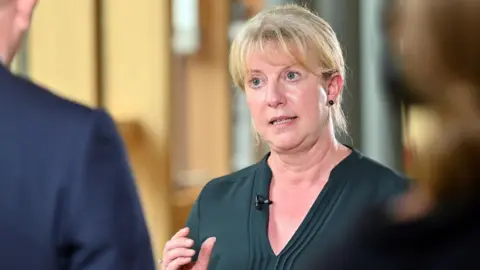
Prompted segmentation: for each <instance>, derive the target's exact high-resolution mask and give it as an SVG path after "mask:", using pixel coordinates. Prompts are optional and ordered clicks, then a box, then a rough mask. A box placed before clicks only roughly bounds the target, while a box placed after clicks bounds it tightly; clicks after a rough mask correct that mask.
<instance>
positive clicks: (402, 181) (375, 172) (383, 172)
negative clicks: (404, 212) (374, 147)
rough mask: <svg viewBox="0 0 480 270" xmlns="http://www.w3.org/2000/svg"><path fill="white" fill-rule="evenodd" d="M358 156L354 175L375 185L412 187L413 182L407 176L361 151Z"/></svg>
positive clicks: (357, 152)
mask: <svg viewBox="0 0 480 270" xmlns="http://www.w3.org/2000/svg"><path fill="white" fill-rule="evenodd" d="M356 155H357V156H358V162H357V164H356V166H355V167H356V168H355V170H352V173H355V174H356V175H359V176H366V178H368V179H371V180H372V181H374V182H375V184H384V185H398V186H399V187H400V188H408V187H409V186H410V183H411V180H410V179H409V178H408V177H407V176H406V175H405V174H403V173H401V172H399V171H397V170H395V169H392V168H389V167H388V166H386V165H384V164H382V163H380V162H378V161H376V160H373V159H372V158H370V157H368V156H365V155H364V154H363V153H361V152H359V151H356Z"/></svg>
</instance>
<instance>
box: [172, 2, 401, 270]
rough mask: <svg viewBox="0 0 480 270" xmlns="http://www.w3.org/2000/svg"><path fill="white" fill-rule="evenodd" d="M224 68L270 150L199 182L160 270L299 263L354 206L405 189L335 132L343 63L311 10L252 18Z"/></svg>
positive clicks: (342, 125) (340, 119) (286, 9)
mask: <svg viewBox="0 0 480 270" xmlns="http://www.w3.org/2000/svg"><path fill="white" fill-rule="evenodd" d="M230 72H231V75H232V78H233V81H234V82H235V85H236V86H238V87H240V88H242V89H243V90H244V91H245V93H246V98H247V102H248V106H249V108H250V112H251V115H252V119H253V124H254V127H255V129H256V132H257V133H258V135H259V136H260V137H261V139H262V140H264V141H265V142H266V143H268V146H269V147H270V150H271V152H270V153H268V154H267V155H266V156H265V158H263V160H261V161H260V162H259V163H257V164H255V165H253V166H250V167H248V168H246V169H243V170H240V171H238V172H235V173H233V174H230V175H227V176H224V177H220V178H218V179H215V180H213V181H211V182H210V183H208V184H207V185H206V186H205V188H204V189H203V190H202V192H201V194H200V195H199V197H198V199H197V202H196V203H195V205H194V206H193V209H192V211H191V214H190V217H189V219H188V222H187V227H188V228H186V229H184V230H182V231H180V232H178V233H177V234H176V235H175V236H174V237H173V238H172V240H170V241H169V242H168V243H167V244H166V247H165V250H164V258H163V259H164V262H163V266H164V267H165V269H169V270H170V269H180V268H179V267H180V266H182V265H186V264H189V263H190V264H189V267H194V269H206V268H205V266H206V265H207V264H208V263H209V267H208V269H229V270H230V269H231V270H234V269H302V267H303V266H304V265H306V263H307V262H309V261H311V260H312V259H313V258H314V257H315V256H316V255H317V253H318V251H319V250H323V249H327V248H328V247H329V244H330V242H329V241H328V240H327V237H328V236H329V235H331V234H334V233H335V232H337V231H339V230H341V229H342V227H343V226H344V225H346V224H347V223H349V222H350V218H351V216H352V215H353V214H354V213H357V212H359V211H361V210H362V209H364V208H365V207H367V206H368V205H371V204H373V203H375V202H377V201H381V200H383V199H385V198H388V197H390V196H391V195H394V194H397V193H399V192H401V191H403V190H404V189H405V187H406V186H407V181H406V180H405V179H404V178H402V177H401V176H399V175H397V174H396V173H394V172H393V171H391V170H390V169H388V168H386V167H383V166H381V165H380V164H378V163H375V162H374V161H372V160H370V159H368V158H366V157H364V156H363V155H362V154H361V153H359V152H358V151H356V150H354V149H352V148H350V147H347V146H344V145H342V144H340V143H338V142H337V140H336V139H335V131H337V132H346V121H345V118H344V115H343V113H342V109H341V106H340V103H341V96H342V87H343V82H344V78H345V64H344V60H343V56H342V51H341V48H340V45H339V42H338V40H337V38H336V36H335V33H334V32H333V30H332V29H331V27H330V26H329V25H328V24H327V23H326V22H325V21H324V20H322V19H321V18H319V17H318V16H316V15H314V14H313V13H311V12H310V11H308V10H306V9H304V8H302V7H299V6H296V5H285V6H279V7H276V8H273V9H270V10H266V11H263V12H261V13H260V14H258V15H256V16H255V17H253V18H252V19H251V20H250V21H249V22H248V23H247V24H246V26H245V27H244V29H243V30H242V31H241V32H240V34H239V35H238V36H237V37H236V38H235V40H234V41H233V44H232V47H231V53H230ZM212 237H215V239H216V242H215V248H214V249H213V252H212V254H211V257H210V261H209V262H208V258H209V253H210V251H211V249H212V246H213V241H214V239H213V238H212ZM204 241H206V242H205V243H204V246H203V249H201V245H202V243H203V242H204ZM198 253H200V255H199V256H198V260H197V257H196V256H195V255H194V254H198ZM195 261H196V263H191V262H195Z"/></svg>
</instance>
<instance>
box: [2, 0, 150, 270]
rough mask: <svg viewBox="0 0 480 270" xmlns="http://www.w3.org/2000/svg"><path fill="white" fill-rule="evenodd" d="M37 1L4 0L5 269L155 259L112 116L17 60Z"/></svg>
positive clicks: (141, 263) (146, 263)
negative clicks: (31, 75) (55, 89)
mask: <svg viewBox="0 0 480 270" xmlns="http://www.w3.org/2000/svg"><path fill="white" fill-rule="evenodd" d="M36 2H37V1H36V0H0V123H1V126H0V151H1V155H0V269H15V270H22V269H29V270H30V269H36V270H47V269H48V270H52V269H89V270H97V269H98V270H106V269H111V270H121V269H128V270H132V269H138V270H148V269H155V268H154V266H155V262H154V260H153V254H152V250H151V244H150V239H149V233H148V231H147V227H146V224H145V220H144V217H143V213H142V208H141V205H140V201H139V198H138V195H137V191H136V187H135V183H134V179H133V177H132V174H131V171H130V168H129V164H128V161H127V156H126V153H125V151H124V148H123V145H122V141H121V139H120V137H119V135H118V133H117V130H116V128H115V124H114V122H113V121H112V119H111V118H110V117H109V115H107V113H106V112H104V111H103V110H100V109H89V108H86V107H83V106H82V105H79V104H75V103H73V102H71V101H67V100H65V99H62V98H60V97H58V96H56V95H54V94H53V93H52V92H50V91H48V90H47V89H44V88H42V87H41V86H37V85H35V84H34V83H32V82H30V81H28V80H25V79H23V78H20V77H17V76H14V75H13V74H12V73H11V72H10V71H9V70H8V66H9V65H10V62H11V61H12V59H13V57H14V54H15V52H16V51H17V48H18V47H19V44H20V43H21V40H22V36H23V34H24V33H25V32H26V31H27V30H28V28H29V26H30V21H31V16H32V12H33V9H34V7H35V5H36ZM72 64H73V63H72Z"/></svg>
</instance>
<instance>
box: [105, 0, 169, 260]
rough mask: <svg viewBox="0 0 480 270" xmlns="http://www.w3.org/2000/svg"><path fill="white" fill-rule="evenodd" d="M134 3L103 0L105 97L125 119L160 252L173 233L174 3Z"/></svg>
mask: <svg viewBox="0 0 480 270" xmlns="http://www.w3.org/2000/svg"><path fill="white" fill-rule="evenodd" d="M132 3H133V2H132V1H130V0H106V1H104V7H103V10H104V42H103V46H104V52H103V56H104V59H103V64H104V70H103V74H104V79H105V81H104V86H105V94H104V98H105V100H104V102H105V105H106V107H107V108H108V109H109V111H110V112H111V113H112V114H113V116H114V117H115V119H116V120H117V121H118V122H119V123H121V124H120V127H121V129H122V133H123V134H124V138H125V140H126V142H127V146H128V148H129V154H130V159H131V162H132V165H133V170H134V173H135V175H136V177H137V183H138V187H139V192H140V195H141V198H142V203H143V206H144V210H145V214H146V216H147V222H148V226H149V229H150V233H151V237H152V243H153V245H154V249H155V251H154V252H155V255H156V256H157V257H158V258H161V254H162V251H163V246H164V244H165V242H166V241H167V240H168V239H169V238H170V237H171V234H172V233H173V232H172V229H171V222H172V218H171V209H170V194H171V192H170V190H171V181H170V178H171V177H170V173H169V172H170V169H169V163H170V161H169V160H170V154H169V153H170V149H169V146H168V145H169V140H170V117H171V113H170V112H171V108H170V73H171V72H170V41H169V37H170V35H169V31H170V30H169V26H170V21H169V8H168V6H169V3H168V1H158V0H144V1H142V2H141V4H132ZM129 126H130V128H129ZM128 130H130V131H131V130H137V131H134V132H133V133H132V132H129V131H128ZM128 134H137V135H132V136H130V135H128ZM138 134H140V135H138Z"/></svg>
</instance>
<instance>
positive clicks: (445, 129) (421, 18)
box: [308, 0, 480, 270]
mask: <svg viewBox="0 0 480 270" xmlns="http://www.w3.org/2000/svg"><path fill="white" fill-rule="evenodd" d="M402 2H403V3H400V2H399V1H397V2H396V6H395V9H394V13H393V14H394V16H393V17H392V18H393V19H392V24H391V26H390V28H389V29H390V39H391V41H392V42H391V43H392V45H393V46H392V47H393V48H394V51H395V52H396V55H397V57H399V59H400V62H402V66H403V70H404V77H405V80H406V83H407V85H408V86H409V87H408V88H407V89H405V90H406V91H407V92H406V95H405V96H413V97H415V100H417V101H418V102H421V103H420V104H422V105H423V106H425V107H426V108H429V109H431V110H432V111H433V112H435V113H436V115H437V117H438V118H439V120H440V121H439V123H438V124H439V130H440V131H441V132H440V133H439V134H437V136H438V137H437V138H432V139H434V140H435V139H436V141H435V142H434V143H433V144H432V145H431V146H430V147H429V148H428V149H426V150H425V151H424V152H421V153H419V154H418V158H417V159H416V161H415V165H416V169H415V173H414V174H415V176H416V177H415V178H416V179H417V180H418V181H417V184H416V185H415V188H413V189H412V190H411V191H409V192H407V193H406V194H405V195H403V196H400V197H399V198H398V199H395V200H392V201H390V203H388V204H384V205H380V206H377V207H374V208H372V209H371V210H369V211H367V212H366V213H365V214H363V215H362V218H361V219H360V220H358V222H355V223H354V224H355V226H354V227H353V228H352V229H351V231H349V232H348V233H346V234H345V236H344V237H345V238H344V239H343V241H339V242H338V244H337V245H336V246H335V247H332V249H331V250H330V251H329V252H328V253H324V254H323V256H320V258H319V260H318V261H317V263H316V264H314V265H312V267H310V268H308V269H329V270H339V269H342V270H349V269H352V270H353V269H355V270H356V269H368V270H375V269H389V270H396V269H422V270H426V269H427V270H428V269H432V270H433V269H435V270H443V269H480V258H479V256H478V254H479V252H480V35H479V34H478V31H477V29H476V28H477V27H478V25H480V16H479V15H478V14H480V1H479V0H456V1H451V0H450V1H449V0H422V1H418V0H404V1H402ZM402 43H403V44H402ZM402 47H403V48H402Z"/></svg>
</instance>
